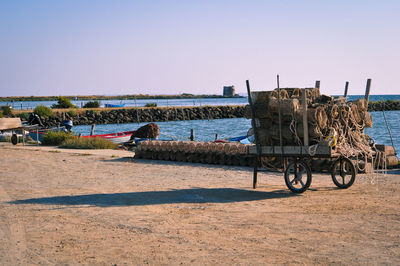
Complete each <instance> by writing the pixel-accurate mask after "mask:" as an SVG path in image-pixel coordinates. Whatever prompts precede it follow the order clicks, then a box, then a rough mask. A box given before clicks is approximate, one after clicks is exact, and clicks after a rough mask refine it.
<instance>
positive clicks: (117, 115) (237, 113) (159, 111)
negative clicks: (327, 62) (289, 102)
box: [41, 100, 400, 127]
mask: <svg viewBox="0 0 400 266" xmlns="http://www.w3.org/2000/svg"><path fill="white" fill-rule="evenodd" d="M383 108H384V110H386V111H392V110H400V101H390V100H389V101H386V102H384V103H383V102H370V103H369V105H368V111H369V112H373V111H381V110H382V109H383ZM242 117H245V106H244V105H240V106H231V105H229V106H200V107H156V108H123V109H104V110H99V109H94V110H90V109H88V110H86V111H83V112H82V110H80V109H77V110H74V109H72V110H68V111H67V110H66V111H65V112H54V115H53V116H51V117H41V119H42V121H43V124H44V125H45V126H48V127H51V126H57V125H58V124H59V123H61V121H63V120H64V119H66V118H72V119H73V121H74V125H91V124H97V125H100V124H122V123H137V122H138V121H139V122H165V121H182V120H201V119H221V118H242Z"/></svg>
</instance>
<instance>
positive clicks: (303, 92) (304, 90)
mask: <svg viewBox="0 0 400 266" xmlns="http://www.w3.org/2000/svg"><path fill="white" fill-rule="evenodd" d="M301 96H302V97H301V99H302V105H303V135H304V145H306V146H308V144H309V142H308V121H307V97H306V89H303V91H302V93H301Z"/></svg>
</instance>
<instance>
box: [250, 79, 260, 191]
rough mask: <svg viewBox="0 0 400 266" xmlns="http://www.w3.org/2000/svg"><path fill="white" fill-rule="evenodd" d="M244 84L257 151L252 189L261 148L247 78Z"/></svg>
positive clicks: (255, 183) (255, 182) (254, 184)
mask: <svg viewBox="0 0 400 266" xmlns="http://www.w3.org/2000/svg"><path fill="white" fill-rule="evenodd" d="M246 86H247V98H248V100H249V105H250V111H251V126H252V128H253V132H254V141H255V142H256V151H257V160H256V161H255V164H254V171H253V189H255V188H256V187H257V172H258V166H259V165H261V149H260V144H259V142H258V132H257V125H256V116H255V112H254V105H253V99H252V98H251V92H250V84H249V81H248V80H246Z"/></svg>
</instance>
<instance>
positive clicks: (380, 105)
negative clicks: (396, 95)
mask: <svg viewBox="0 0 400 266" xmlns="http://www.w3.org/2000/svg"><path fill="white" fill-rule="evenodd" d="M382 110H384V111H398V110H400V101H392V100H387V101H378V102H370V103H369V104H368V112H374V111H382Z"/></svg>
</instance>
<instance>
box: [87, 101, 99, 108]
mask: <svg viewBox="0 0 400 266" xmlns="http://www.w3.org/2000/svg"><path fill="white" fill-rule="evenodd" d="M99 107H100V102H99V101H88V102H87V103H85V105H84V106H83V108H99Z"/></svg>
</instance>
